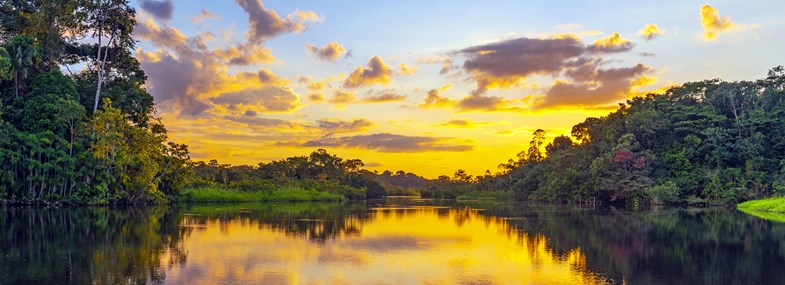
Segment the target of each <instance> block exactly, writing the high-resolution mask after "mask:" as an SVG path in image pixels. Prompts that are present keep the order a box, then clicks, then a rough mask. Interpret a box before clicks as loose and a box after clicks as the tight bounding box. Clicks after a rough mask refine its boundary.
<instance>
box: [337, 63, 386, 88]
mask: <svg viewBox="0 0 785 285" xmlns="http://www.w3.org/2000/svg"><path fill="white" fill-rule="evenodd" d="M391 76H392V69H391V68H390V67H389V66H387V65H385V64H384V61H383V60H382V59H381V58H380V57H378V56H374V57H372V58H371V59H370V60H368V67H367V68H365V67H357V68H356V69H355V70H354V71H353V72H352V73H351V74H349V77H348V78H346V81H345V82H344V83H343V86H344V87H348V88H355V87H360V86H367V85H373V84H382V85H386V84H388V83H390V82H391V81H392V79H391V78H390V77H391Z"/></svg>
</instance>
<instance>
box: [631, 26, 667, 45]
mask: <svg viewBox="0 0 785 285" xmlns="http://www.w3.org/2000/svg"><path fill="white" fill-rule="evenodd" d="M664 32H665V31H664V30H662V29H660V26H657V24H646V26H644V27H643V29H641V30H640V31H638V35H640V36H641V37H642V38H644V39H646V40H647V41H650V40H653V39H655V38H656V37H657V36H659V35H661V34H662V33H664Z"/></svg>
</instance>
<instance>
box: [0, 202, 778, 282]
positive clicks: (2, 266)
mask: <svg viewBox="0 0 785 285" xmlns="http://www.w3.org/2000/svg"><path fill="white" fill-rule="evenodd" d="M395 204H397V206H391V204H390V203H389V202H388V203H383V202H382V203H376V202H367V203H358V204H325V203H301V204H255V205H254V204H250V205H201V206H179V207H172V208H169V209H164V208H148V209H133V208H132V209H123V210H116V209H100V208H98V209H96V208H90V209H6V210H4V215H2V216H0V228H2V229H3V230H2V231H0V250H2V251H0V252H2V254H0V284H4V283H9V284H41V283H56V284H62V283H78V284H85V283H99V284H105V283H111V284H131V283H158V282H161V281H163V279H164V278H165V276H164V272H165V269H166V267H167V266H169V267H171V266H176V265H179V264H184V263H185V262H186V261H187V252H186V251H185V250H184V245H183V243H182V240H183V239H186V238H187V237H188V236H189V235H190V233H191V232H192V231H198V230H200V229H201V228H204V227H206V225H207V224H208V223H210V224H211V225H216V224H217V225H218V226H221V227H222V228H223V229H224V230H226V231H231V228H230V227H228V225H229V224H230V223H240V224H243V225H247V226H258V227H264V228H269V229H273V230H275V231H279V232H281V233H284V234H286V235H289V236H292V237H296V238H303V239H307V240H310V241H313V242H316V243H323V242H325V241H328V240H330V239H333V238H335V237H339V236H346V235H358V234H359V233H360V232H361V231H362V229H363V225H364V224H366V223H368V222H370V221H371V220H372V219H374V218H375V217H385V216H387V217H390V216H392V217H405V216H407V215H422V214H423V213H425V214H431V215H435V216H437V217H439V219H442V220H444V222H451V223H455V224H456V225H457V226H459V227H460V226H462V225H465V224H467V223H471V222H473V221H481V222H483V223H486V224H489V223H498V224H501V226H502V227H503V228H505V229H506V231H507V233H506V234H507V236H508V237H510V238H516V239H518V241H519V242H521V243H522V244H523V245H525V247H526V248H527V249H528V250H529V252H527V254H528V255H529V257H531V260H532V261H533V262H534V264H533V265H534V266H537V265H538V263H541V262H543V261H545V260H549V259H556V260H559V261H567V262H569V263H570V264H571V265H573V266H574V267H575V268H576V269H578V270H579V271H583V270H587V269H588V270H590V271H592V272H599V273H601V274H604V275H605V276H606V277H608V278H610V279H612V280H615V281H617V282H621V280H625V281H626V282H627V283H630V284H654V283H656V284H716V283H741V284H782V283H783V280H782V278H785V276H782V275H777V274H776V273H778V272H780V271H781V269H782V266H783V265H784V264H785V224H774V223H771V222H767V221H764V220H761V219H757V218H754V217H750V216H747V215H744V214H741V213H737V212H735V211H728V210H725V209H698V210H659V211H646V212H629V211H614V210H603V211H592V210H582V209H577V208H569V207H564V206H546V205H535V204H532V205H529V204H522V205H520V204H519V205H512V204H493V203H490V204H489V203H479V202H445V201H410V202H407V203H404V202H400V203H398V202H396V203H395ZM420 206H426V207H420ZM432 206H436V207H432ZM439 206H450V207H449V208H447V207H439ZM379 207H380V208H379ZM478 209H483V210H478ZM543 246H544V247H547V248H546V250H544V251H543V250H537V249H538V248H540V247H543Z"/></svg>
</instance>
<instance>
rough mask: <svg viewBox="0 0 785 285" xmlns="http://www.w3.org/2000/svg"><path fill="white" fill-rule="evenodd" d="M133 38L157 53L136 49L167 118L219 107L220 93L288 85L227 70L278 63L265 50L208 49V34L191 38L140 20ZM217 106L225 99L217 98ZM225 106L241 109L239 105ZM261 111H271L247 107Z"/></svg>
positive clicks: (242, 46) (266, 74) (264, 73)
mask: <svg viewBox="0 0 785 285" xmlns="http://www.w3.org/2000/svg"><path fill="white" fill-rule="evenodd" d="M134 37H135V38H136V39H138V40H145V41H149V42H150V43H152V45H153V46H155V47H156V48H158V49H157V50H155V51H154V52H147V51H142V50H141V49H138V50H137V51H136V56H137V58H138V59H139V62H140V64H141V66H142V69H143V70H144V71H145V73H146V74H147V75H148V76H149V78H148V81H147V87H148V90H149V92H150V94H152V95H153V96H154V97H155V99H156V103H158V104H159V105H158V106H159V110H161V111H162V112H164V113H174V114H180V115H187V116H196V115H199V114H201V113H203V112H205V111H207V110H210V108H211V107H216V106H215V105H213V104H216V103H215V102H213V100H211V98H214V97H216V96H218V95H219V94H224V93H232V92H241V91H242V90H244V89H263V88H266V87H274V88H280V86H285V85H287V84H289V81H288V80H286V79H285V78H281V77H279V76H277V75H275V74H274V73H273V72H272V71H270V70H267V69H261V70H260V71H258V72H245V71H241V72H236V73H234V74H229V73H228V70H230V68H229V66H232V65H237V66H248V65H255V64H259V63H270V62H274V61H275V58H274V57H273V56H272V55H271V53H270V51H269V50H268V49H266V48H264V47H260V46H255V45H251V44H248V43H238V44H235V45H227V46H225V47H223V48H216V49H212V50H211V49H209V48H208V47H207V45H206V44H205V41H206V40H209V38H210V37H212V34H210V33H203V34H197V35H195V36H193V37H190V38H189V37H187V36H185V35H184V34H183V33H181V32H180V31H179V30H177V29H175V28H173V27H166V26H164V27H161V26H158V25H157V24H156V23H155V22H154V21H153V19H151V18H141V19H139V21H138V23H137V27H136V29H135V31H134ZM217 100H218V101H219V102H220V101H222V100H224V98H221V99H217ZM223 107H231V108H237V107H238V105H236V104H229V105H223ZM246 108H253V109H254V110H258V111H270V109H267V108H260V107H259V106H246Z"/></svg>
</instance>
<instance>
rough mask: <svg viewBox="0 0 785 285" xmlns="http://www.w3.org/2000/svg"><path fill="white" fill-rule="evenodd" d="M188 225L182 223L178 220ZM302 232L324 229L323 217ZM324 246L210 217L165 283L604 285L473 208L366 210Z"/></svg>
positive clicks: (578, 262) (543, 244) (575, 259)
mask: <svg viewBox="0 0 785 285" xmlns="http://www.w3.org/2000/svg"><path fill="white" fill-rule="evenodd" d="M186 221H187V219H186ZM298 222H301V223H305V224H308V223H314V224H313V225H310V226H311V227H310V229H309V231H311V232H312V233H318V232H320V231H323V230H325V226H326V225H327V224H328V223H329V222H330V221H325V220H299V221H298ZM344 223H345V225H347V226H346V227H347V228H353V229H356V230H354V231H346V232H344V233H342V234H339V235H337V236H335V237H334V238H328V239H326V240H325V241H324V242H323V243H322V242H318V241H311V240H308V238H306V237H304V236H302V235H292V234H286V233H285V232H284V231H283V230H281V229H279V228H276V227H275V226H270V225H267V224H263V223H260V222H258V221H256V220H250V219H242V218H241V219H231V220H229V221H226V220H220V219H213V220H208V221H207V222H206V224H204V225H202V226H200V227H198V228H196V230H194V231H193V232H191V233H190V235H189V236H187V237H186V238H184V248H185V250H186V251H187V255H188V261H187V263H184V264H182V265H179V266H171V267H169V268H168V270H167V272H166V282H172V283H185V284H216V283H221V282H227V281H228V282H229V283H238V282H239V283H264V284H269V283H274V284H380V283H381V284H460V283H472V284H476V283H480V284H521V283H524V284H603V283H606V281H605V279H603V278H602V277H601V276H598V275H596V274H594V273H592V272H590V271H588V270H587V269H586V258H585V256H584V255H583V254H582V253H581V251H580V249H578V248H575V249H572V250H571V251H569V252H568V253H566V254H564V255H558V254H555V253H554V252H552V251H551V250H550V248H549V246H548V240H547V239H546V238H545V237H544V236H539V235H538V236H530V235H527V234H526V233H521V232H519V231H517V230H515V229H513V228H512V227H511V226H510V225H509V224H508V223H507V221H506V220H504V219H502V218H497V217H493V216H484V215H481V214H480V210H476V209H471V208H462V209H449V208H439V207H411V208H408V207H407V208H372V209H371V210H369V213H368V217H367V219H362V220H361V219H353V218H347V219H346V220H344Z"/></svg>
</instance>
